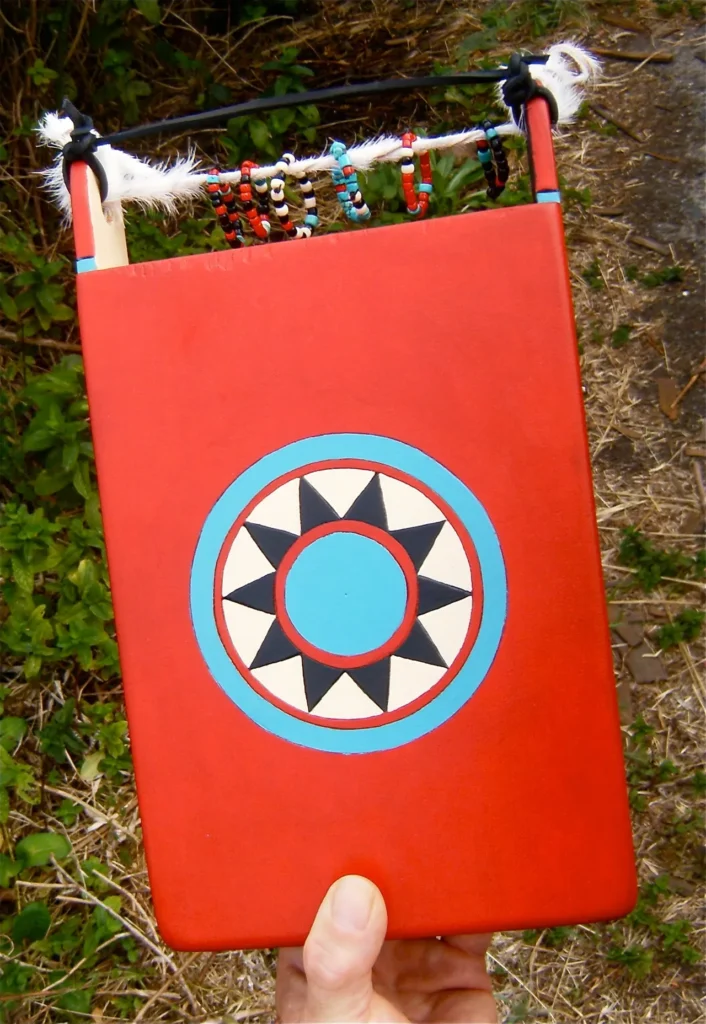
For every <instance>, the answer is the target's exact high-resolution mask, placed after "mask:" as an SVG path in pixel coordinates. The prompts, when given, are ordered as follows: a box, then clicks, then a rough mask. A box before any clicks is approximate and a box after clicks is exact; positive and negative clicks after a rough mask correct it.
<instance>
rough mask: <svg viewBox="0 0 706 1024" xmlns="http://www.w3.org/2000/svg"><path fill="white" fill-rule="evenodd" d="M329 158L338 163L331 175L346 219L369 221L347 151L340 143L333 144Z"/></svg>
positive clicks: (356, 176) (368, 213)
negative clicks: (331, 157) (333, 158)
mask: <svg viewBox="0 0 706 1024" xmlns="http://www.w3.org/2000/svg"><path fill="white" fill-rule="evenodd" d="M331 156H333V157H335V159H336V161H337V162H338V167H334V169H333V171H332V172H331V175H332V177H333V184H334V186H335V188H336V194H337V195H338V201H339V203H340V204H341V206H342V207H343V211H344V213H345V215H346V217H348V218H349V220H352V221H362V220H369V219H370V210H369V209H368V207H367V205H366V203H365V200H364V199H363V196H362V193H361V191H360V188H359V187H358V175H357V174H356V173H355V168H354V167H353V166H352V164H351V162H350V160H349V158H348V151H347V149H346V147H345V146H344V145H343V143H342V142H334V143H333V145H332V146H331Z"/></svg>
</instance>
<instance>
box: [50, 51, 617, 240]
mask: <svg viewBox="0 0 706 1024" xmlns="http://www.w3.org/2000/svg"><path fill="white" fill-rule="evenodd" d="M548 52H549V59H548V60H547V62H546V64H530V65H529V69H530V73H531V74H532V77H533V78H534V79H536V81H538V82H540V83H541V84H542V85H543V86H545V87H546V88H547V89H549V91H550V92H551V93H552V95H553V96H554V98H555V100H556V102H557V107H558V110H559V124H570V123H571V121H573V119H574V117H575V116H576V113H577V111H578V109H579V107H580V106H581V102H582V100H583V95H584V91H585V89H586V87H587V86H589V85H590V84H591V82H592V81H593V80H594V79H595V78H597V77H598V75H599V74H600V64H599V62H598V61H597V60H596V58H595V57H593V56H592V55H591V54H590V53H588V51H587V50H584V49H583V48H582V47H580V46H575V45H574V44H572V43H557V44H555V45H554V46H550V47H549V51H548ZM498 96H499V98H500V102H501V104H502V105H503V106H505V104H504V102H503V100H502V89H501V86H499V87H498ZM506 109H508V108H507V107H506ZM72 130H73V122H72V121H71V119H70V118H68V117H59V115H58V114H55V113H48V114H45V115H44V116H43V117H42V119H41V121H40V123H39V125H38V127H37V129H36V131H37V134H38V136H39V141H40V142H41V143H43V144H44V145H47V146H52V147H53V148H55V149H58V150H61V149H63V147H64V146H65V145H66V143H67V142H70V141H71V132H72ZM497 131H498V133H499V134H500V135H516V134H518V133H519V132H520V129H519V128H518V127H517V125H515V123H514V122H513V121H512V119H510V120H508V122H507V123H506V124H502V125H498V127H497ZM94 135H96V136H97V137H99V136H98V132H96V131H94ZM482 137H483V133H482V132H480V131H477V130H475V129H468V130H466V131H462V132H454V133H452V134H450V135H442V136H437V137H432V138H418V139H417V140H416V141H415V142H414V144H413V149H414V151H415V153H421V152H424V151H426V150H431V149H451V148H453V147H456V146H464V145H469V144H471V143H474V142H476V141H477V140H478V139H480V138H482ZM96 154H97V157H98V159H99V160H100V162H101V163H102V164H103V167H104V168H105V172H106V177H107V181H108V197H107V200H106V202H108V203H111V202H113V203H114V202H120V203H124V202H133V203H137V204H138V205H140V206H143V207H160V208H161V209H163V210H165V211H166V212H167V213H175V212H176V210H177V208H178V206H179V203H180V201H183V200H185V199H189V198H194V197H196V196H198V195H200V194H201V192H202V190H203V188H204V185H205V184H206V174H204V173H203V172H198V171H197V170H196V168H197V166H198V161H197V159H196V156H195V154H194V152H193V151H190V152H189V153H188V154H187V156H185V157H181V158H179V159H178V160H176V161H175V163H173V164H172V165H169V164H167V163H166V162H165V163H149V162H148V161H147V160H142V159H140V158H139V157H136V156H131V155H130V154H129V153H125V152H123V151H122V150H120V149H114V148H113V147H112V146H108V145H105V146H98V147H97V148H96ZM348 155H349V158H350V162H351V164H352V166H353V167H355V168H356V169H357V170H359V171H367V170H369V169H370V167H372V166H373V164H375V163H388V162H396V161H398V160H401V158H402V155H403V154H402V150H401V140H400V139H399V138H398V137H396V136H382V137H380V138H377V139H368V140H366V141H365V142H361V143H359V144H357V145H354V146H351V147H350V149H349V150H348ZM335 166H336V161H335V160H334V158H333V157H332V156H329V155H328V154H326V153H324V154H322V155H321V156H317V157H308V158H307V157H305V158H303V159H300V160H296V161H294V163H292V164H291V165H290V168H289V173H290V174H293V175H294V176H297V175H302V174H316V173H320V172H330V171H331V169H332V168H333V167H335ZM41 173H42V175H43V177H44V186H45V188H46V189H47V190H48V192H49V195H50V197H51V199H52V200H53V202H54V203H56V205H57V206H58V207H59V209H60V210H61V211H62V212H63V213H64V215H65V217H66V218H67V220H69V219H70V218H71V200H70V197H69V193H68V190H67V188H66V185H65V184H64V177H63V169H62V157H61V153H59V154H58V155H57V157H56V159H55V161H54V163H53V165H52V166H51V167H50V168H48V169H47V170H45V171H42V172H41ZM260 173H261V174H262V175H263V176H265V177H272V176H273V175H274V173H275V167H274V166H272V167H262V168H260ZM221 178H222V179H223V180H224V181H229V182H231V184H234V183H237V182H238V181H239V180H240V172H239V171H227V172H224V173H223V174H221Z"/></svg>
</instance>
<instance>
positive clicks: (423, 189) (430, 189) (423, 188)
mask: <svg viewBox="0 0 706 1024" xmlns="http://www.w3.org/2000/svg"><path fill="white" fill-rule="evenodd" d="M418 188H419V191H420V192H433V191H434V186H433V185H428V184H427V183H426V182H425V181H423V182H422V183H421V185H419V186H418Z"/></svg>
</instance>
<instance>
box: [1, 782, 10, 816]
mask: <svg viewBox="0 0 706 1024" xmlns="http://www.w3.org/2000/svg"><path fill="white" fill-rule="evenodd" d="M9 817H10V794H9V793H8V791H7V789H6V788H5V786H0V824H3V825H4V824H5V823H6V822H7V819H8V818H9Z"/></svg>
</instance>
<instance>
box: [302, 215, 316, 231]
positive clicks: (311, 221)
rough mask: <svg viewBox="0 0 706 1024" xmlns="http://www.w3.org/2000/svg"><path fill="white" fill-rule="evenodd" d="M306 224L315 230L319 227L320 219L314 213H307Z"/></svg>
mask: <svg viewBox="0 0 706 1024" xmlns="http://www.w3.org/2000/svg"><path fill="white" fill-rule="evenodd" d="M304 223H305V224H307V225H308V226H309V227H310V228H315V227H318V224H319V218H318V217H317V216H316V215H315V214H313V213H307V215H306V217H305V218H304Z"/></svg>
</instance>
